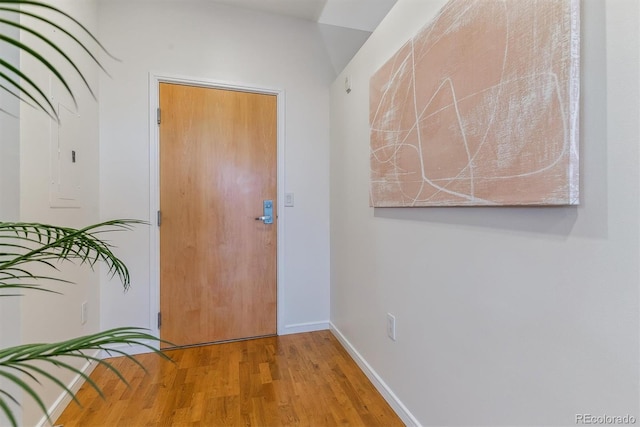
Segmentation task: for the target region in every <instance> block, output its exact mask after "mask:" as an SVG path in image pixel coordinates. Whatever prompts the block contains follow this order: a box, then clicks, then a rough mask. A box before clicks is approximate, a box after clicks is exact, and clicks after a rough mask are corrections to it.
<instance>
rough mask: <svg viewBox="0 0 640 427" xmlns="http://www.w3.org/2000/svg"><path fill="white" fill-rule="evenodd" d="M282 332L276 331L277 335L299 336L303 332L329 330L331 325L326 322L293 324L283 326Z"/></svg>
mask: <svg viewBox="0 0 640 427" xmlns="http://www.w3.org/2000/svg"><path fill="white" fill-rule="evenodd" d="M282 329H283V330H280V331H278V334H279V335H291V334H300V333H303V332H315V331H326V330H327V329H331V323H330V322H329V321H328V320H326V321H323V322H307V323H295V324H293V325H285V326H284V328H282Z"/></svg>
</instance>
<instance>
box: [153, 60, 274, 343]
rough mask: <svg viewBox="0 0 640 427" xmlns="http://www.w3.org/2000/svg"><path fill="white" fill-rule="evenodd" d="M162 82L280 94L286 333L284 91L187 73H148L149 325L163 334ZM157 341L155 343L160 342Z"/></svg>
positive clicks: (155, 331)
mask: <svg viewBox="0 0 640 427" xmlns="http://www.w3.org/2000/svg"><path fill="white" fill-rule="evenodd" d="M160 83H176V84H182V85H191V86H200V87H209V88H217V89H226V90H235V91H242V92H252V93H263V94H269V95H275V96H276V97H277V100H278V103H277V108H278V111H277V114H278V142H277V144H278V147H277V162H278V165H277V169H278V178H277V179H278V235H277V246H278V250H277V266H276V268H277V279H276V287H277V304H278V309H277V330H278V335H282V334H284V333H285V325H284V324H283V320H284V301H285V298H284V295H283V292H284V289H285V286H284V284H283V283H282V280H283V278H284V274H283V273H284V253H285V252H284V228H285V224H286V210H285V209H284V188H285V186H284V176H285V173H284V172H285V170H284V151H285V150H284V148H285V137H284V135H285V133H284V129H285V118H284V112H285V91H284V90H283V89H273V88H265V87H258V86H248V85H245V84H237V83H230V82H223V81H219V80H209V79H203V78H194V77H185V76H178V75H170V74H161V73H149V187H150V188H149V190H150V191H149V195H150V197H149V222H150V223H151V226H150V236H149V242H150V247H149V255H150V262H149V269H150V271H149V278H150V280H151V283H150V286H149V289H150V290H149V307H150V310H149V311H150V313H149V316H150V317H149V325H150V329H151V333H153V334H154V335H155V336H157V337H160V330H159V329H158V324H157V315H158V312H159V311H160V229H159V227H158V226H157V222H156V218H157V217H156V213H157V211H158V210H159V209H160V133H159V128H158V121H157V111H158V106H159V105H160V104H159V102H160V99H159V86H160ZM157 345H158V344H156V346H157Z"/></svg>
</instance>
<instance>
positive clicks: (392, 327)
mask: <svg viewBox="0 0 640 427" xmlns="http://www.w3.org/2000/svg"><path fill="white" fill-rule="evenodd" d="M387 336H388V337H389V338H390V339H392V340H393V341H395V340H396V316H394V315H393V314H391V313H387Z"/></svg>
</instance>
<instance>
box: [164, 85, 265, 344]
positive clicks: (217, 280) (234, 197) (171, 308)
mask: <svg viewBox="0 0 640 427" xmlns="http://www.w3.org/2000/svg"><path fill="white" fill-rule="evenodd" d="M160 109H161V118H162V120H161V124H160V210H161V218H162V222H161V226H160V311H161V313H162V326H161V327H160V336H161V338H162V339H164V340H168V341H171V342H172V343H174V344H175V345H178V346H182V345H192V344H201V343H208V342H216V341H226V340H232V339H240V338H249V337H256V336H265V335H273V334H275V333H276V243H277V238H276V237H277V212H276V207H277V203H276V196H277V183H276V178H277V154H276V153H277V150H276V147H277V136H276V135H277V100H276V96H274V95H266V94H256V93H247V92H238V91H230V90H221V89H212V88H202V87H195V86H185V85H178V84H168V83H161V84H160ZM264 200H273V209H274V211H273V218H274V220H273V224H265V223H263V222H262V221H259V220H256V217H259V216H261V215H262V212H263V201H264Z"/></svg>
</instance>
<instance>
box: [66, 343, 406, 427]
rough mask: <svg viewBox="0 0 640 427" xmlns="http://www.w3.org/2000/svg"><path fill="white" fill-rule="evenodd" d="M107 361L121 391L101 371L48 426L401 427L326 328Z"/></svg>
mask: <svg viewBox="0 0 640 427" xmlns="http://www.w3.org/2000/svg"><path fill="white" fill-rule="evenodd" d="M167 354H168V355H169V356H170V357H171V358H172V359H173V360H174V361H175V363H171V362H167V361H165V360H162V359H161V358H159V357H158V356H157V355H153V354H145V355H140V356H136V358H137V359H138V360H140V361H141V362H142V363H143V364H144V366H145V367H146V368H147V370H148V371H149V373H148V374H146V375H145V373H144V372H143V371H142V370H141V369H140V368H139V367H137V366H136V365H135V364H134V363H133V362H131V361H129V360H127V359H126V358H114V359H111V360H112V361H113V362H114V366H115V367H116V368H117V369H119V370H120V371H121V372H122V373H123V374H124V376H125V378H127V380H128V381H129V383H130V387H129V388H128V387H127V386H126V385H125V384H123V383H122V382H121V381H119V380H118V378H117V377H116V376H115V375H114V374H113V373H112V372H110V371H108V370H107V369H105V368H103V367H98V368H96V369H95V370H94V372H93V373H92V375H91V378H92V379H93V380H94V381H95V382H96V383H97V384H98V385H99V386H100V387H101V388H102V389H103V391H104V394H105V395H106V399H104V400H103V399H102V398H101V397H100V396H98V394H97V393H96V392H95V391H94V390H93V389H92V388H91V387H90V386H88V385H87V384H85V385H83V386H82V388H81V389H80V391H79V393H78V398H79V400H80V402H81V403H82V405H83V408H80V407H79V406H78V405H76V404H75V403H73V402H72V403H71V404H69V406H68V407H67V408H66V409H65V411H64V413H63V414H62V415H61V416H60V418H59V419H58V420H57V421H56V423H55V424H56V425H63V426H64V427H73V426H83V427H84V426H189V425H198V426H260V427H267V426H313V427H324V426H338V425H341V426H347V425H348V426H385V427H387V426H389V427H392V426H402V425H404V424H403V423H402V421H401V420H400V419H399V418H398V417H397V415H396V414H395V413H394V412H393V410H392V409H391V407H390V406H389V405H388V404H387V403H386V402H385V401H384V399H383V398H382V396H381V395H380V394H379V393H378V391H377V390H376V389H375V388H374V387H373V386H372V385H371V383H370V382H369V380H368V379H367V377H366V376H365V375H364V373H363V372H362V371H361V370H360V368H359V367H358V366H357V365H356V364H355V362H354V361H353V359H351V357H350V356H349V355H348V353H347V352H346V351H345V350H344V348H343V347H342V346H341V345H340V343H339V342H338V341H337V340H336V338H335V337H334V336H333V334H332V333H331V332H329V331H320V332H312V333H306V334H296V335H285V336H281V337H270V338H261V339H255V340H249V341H240V342H233V343H224V344H216V345H209V346H203V347H194V348H188V349H180V350H171V351H167Z"/></svg>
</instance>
